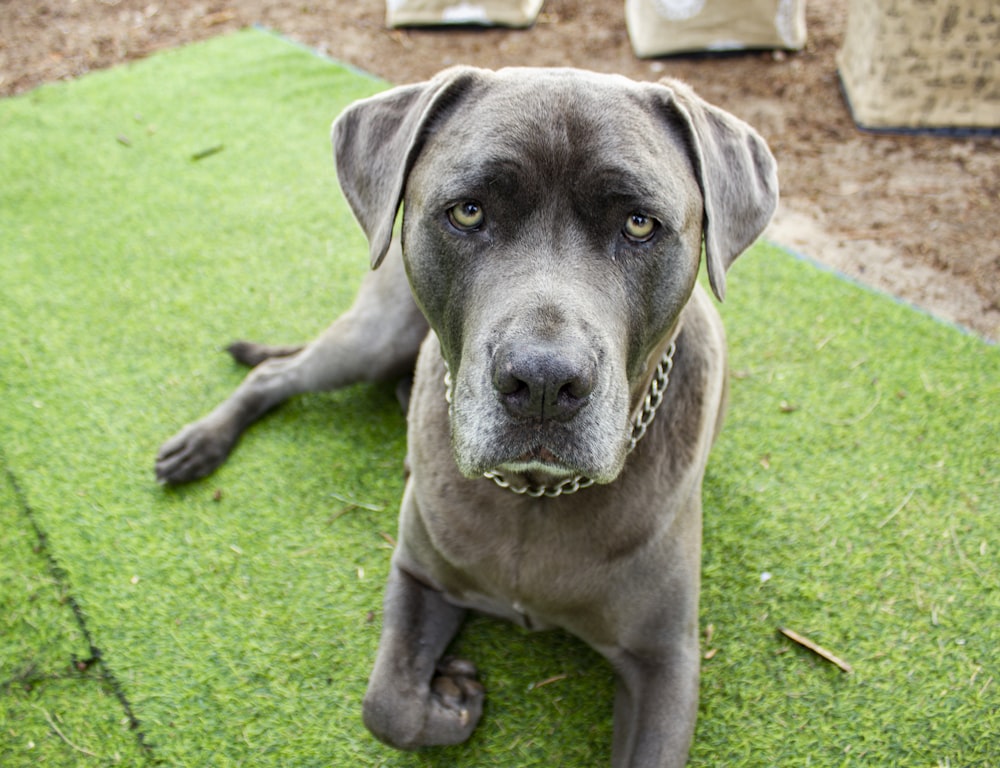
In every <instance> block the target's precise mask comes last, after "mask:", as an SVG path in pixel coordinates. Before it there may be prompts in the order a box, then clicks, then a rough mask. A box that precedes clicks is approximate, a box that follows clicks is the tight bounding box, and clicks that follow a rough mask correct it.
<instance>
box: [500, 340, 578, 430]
mask: <svg viewBox="0 0 1000 768" xmlns="http://www.w3.org/2000/svg"><path fill="white" fill-rule="evenodd" d="M596 379H597V365H596V363H595V362H594V361H593V360H592V359H591V358H590V356H589V355H586V354H581V353H575V354H574V353H573V352H567V351H565V350H562V349H559V348H558V347H557V346H555V345H552V346H546V345H542V346H531V347H523V346H511V347H507V348H503V349H501V350H499V351H498V352H497V354H496V355H495V357H494V359H493V388H494V389H495V390H496V393H497V397H498V399H499V400H500V402H501V403H502V404H503V407H504V408H505V409H506V410H507V413H509V414H510V415H511V416H514V417H516V418H520V419H537V420H539V421H544V420H546V419H552V420H554V421H568V420H570V419H572V418H573V417H574V416H575V415H576V413H577V411H579V410H580V408H582V407H583V405H584V404H585V403H586V402H587V398H589V397H590V393H591V392H593V391H594V384H595V381H596Z"/></svg>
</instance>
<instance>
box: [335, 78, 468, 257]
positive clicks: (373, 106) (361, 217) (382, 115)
mask: <svg viewBox="0 0 1000 768" xmlns="http://www.w3.org/2000/svg"><path fill="white" fill-rule="evenodd" d="M475 77H476V70H473V69H470V68H465V67H455V68H452V69H448V70H445V71H444V72H441V73H440V74H439V75H437V76H436V77H435V78H434V79H433V80H429V81H427V82H424V83H418V84H415V85H405V86H400V87H398V88H393V89H392V90H389V91H386V92H385V93H381V94H379V95H377V96H373V97H371V98H368V99H363V100H361V101H357V102H355V103H354V104H352V105H351V106H349V107H348V108H347V109H346V110H345V111H344V112H343V113H341V115H340V116H339V117H338V118H337V119H336V120H335V121H334V123H333V129H332V140H333V155H334V160H335V161H336V165H337V178H338V180H339V181H340V187H341V189H343V190H344V195H345V197H346V198H347V202H348V203H349V204H350V206H351V210H352V211H353V212H354V216H355V218H356V219H357V220H358V223H359V224H360V225H361V228H362V229H363V230H364V232H365V235H367V237H368V244H369V248H370V251H371V265H372V269H374V268H376V267H377V266H378V265H379V264H380V263H381V262H382V259H383V258H384V257H385V254H386V252H387V251H388V250H389V243H390V242H391V240H392V229H393V225H394V223H395V221H396V213H397V212H398V211H399V206H400V203H401V202H402V197H403V188H404V187H405V185H406V177H407V176H408V175H409V173H410V169H411V168H412V167H413V163H414V161H415V160H416V158H417V155H419V154H420V150H421V147H422V146H423V140H424V137H425V131H426V129H427V127H428V123H429V121H430V120H431V119H432V118H433V117H434V116H435V115H437V114H438V113H439V112H440V111H442V110H443V109H445V108H446V107H447V106H448V105H449V104H450V103H451V102H452V101H453V100H454V99H455V98H456V97H457V96H458V94H460V93H461V92H462V91H463V90H465V88H467V87H468V85H469V84H470V83H471V81H472V80H473V79H474V78H475Z"/></svg>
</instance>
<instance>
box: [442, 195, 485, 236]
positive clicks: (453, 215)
mask: <svg viewBox="0 0 1000 768" xmlns="http://www.w3.org/2000/svg"><path fill="white" fill-rule="evenodd" d="M483 218H484V214H483V207H482V206H481V205H480V204H479V203H477V202H475V201H474V200H465V201H463V202H461V203H459V204H458V205H453V206H452V207H451V208H449V209H448V221H450V222H451V225H452V226H453V227H455V228H456V229H460V230H462V231H463V232H472V231H474V230H476V229H479V227H481V226H482V225H483Z"/></svg>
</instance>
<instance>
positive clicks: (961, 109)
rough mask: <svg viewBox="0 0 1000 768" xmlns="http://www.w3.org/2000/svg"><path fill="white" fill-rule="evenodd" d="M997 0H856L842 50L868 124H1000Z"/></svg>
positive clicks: (857, 114)
mask: <svg viewBox="0 0 1000 768" xmlns="http://www.w3.org/2000/svg"><path fill="white" fill-rule="evenodd" d="M998 41H1000V3H998V2H997V0H851V3H850V4H849V6H848V13H847V31H846V33H845V34H844V45H843V47H842V48H841V49H840V54H839V55H838V56H837V65H838V68H839V70H840V79H841V81H842V82H843V84H844V93H845V94H846V96H847V98H848V101H849V103H850V106H851V111H852V113H853V115H854V119H855V120H856V121H857V122H858V124H860V125H862V126H864V127H867V128H974V129H979V128H996V127H1000V44H998Z"/></svg>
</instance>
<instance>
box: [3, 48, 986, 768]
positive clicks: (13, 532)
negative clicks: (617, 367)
mask: <svg viewBox="0 0 1000 768" xmlns="http://www.w3.org/2000/svg"><path fill="white" fill-rule="evenodd" d="M385 87H386V84H384V83H382V82H380V81H377V80H375V79H372V78H370V77H368V76H365V75H363V74H361V73H358V72H356V71H353V70H350V69H347V68H344V67H342V66H338V65H336V64H334V63H332V62H329V61H326V60H324V59H321V58H319V57H317V56H315V55H313V54H312V53H310V52H309V51H306V50H304V49H301V48H299V47H297V46H295V45H293V44H290V43H288V42H287V41H285V40H282V39H280V38H278V37H275V36H273V35H270V34H268V33H266V32H263V31H259V30H248V31H246V32H243V33H239V34H236V35H232V36H228V37H221V38H217V39H214V40H211V41H209V42H207V43H201V44H197V45H192V46H189V47H186V48H183V49H179V50H175V51H170V52H166V53H163V54H159V55H156V56H153V57H151V58H149V59H147V60H145V61H142V62H139V63H136V64H132V65H129V66H125V67H120V68H118V69H114V70H111V71H107V72H100V73H95V74H91V75H88V76H86V77H84V78H82V79H80V80H78V81H75V82H71V83H60V84H55V85H49V86H44V87H41V88H39V89H37V90H35V91H32V92H31V93H28V94H26V95H23V96H19V97H16V98H11V99H6V100H4V101H0V168H2V169H3V182H2V184H0V266H2V269H3V273H2V281H0V331H2V337H3V343H2V344H0V388H2V403H3V406H2V408H0V429H2V432H0V460H2V462H3V469H4V473H3V476H2V477H0V504H2V507H0V516H2V517H0V520H2V526H0V764H2V765H4V766H11V767H12V768H17V767H18V766H34V765H51V766H63V765H76V764H79V765H113V764H121V765H155V764H164V765H179V766H188V765H190V766H201V765H212V766H237V765H245V766H320V765H323V766H351V767H353V766H378V765H381V766H484V765H491V766H552V765H559V766H592V765H602V764H606V763H607V762H608V759H609V755H610V751H609V745H610V738H611V698H612V695H611V694H612V676H611V672H610V671H609V669H608V668H607V666H606V665H605V663H604V662H603V661H602V660H601V659H600V658H599V657H598V656H597V655H596V654H595V653H594V652H592V651H591V650H589V649H588V648H586V647H585V646H583V645H582V644H581V643H579V642H577V641H576V640H574V639H572V638H569V637H567V636H565V635H562V634H559V633H546V634H529V633H526V632H523V631H521V630H519V629H516V628H514V627H512V626H509V625H506V624H503V623H500V622H495V621H492V620H488V619H483V618H478V619H474V620H473V621H471V622H470V623H469V625H468V626H467V628H466V629H465V630H464V631H463V634H462V635H461V637H460V638H459V640H458V650H459V651H460V652H461V653H463V654H465V655H467V656H468V657H470V658H472V659H473V660H475V661H476V662H477V663H478V664H479V666H480V668H481V670H482V674H483V678H484V682H485V684H486V687H487V690H488V703H487V708H486V714H485V716H484V719H483V722H482V723H481V725H480V727H479V729H478V730H477V732H476V733H475V735H474V736H473V738H472V740H471V741H470V742H469V743H468V744H466V745H462V746H459V747H453V748H444V749H432V750H426V751H423V752H420V753H417V754H404V753H397V752H394V751H393V750H391V749H388V748H386V747H383V746H382V745H380V744H379V743H377V742H376V741H375V740H374V739H373V738H372V737H371V736H370V735H369V734H368V733H367V732H366V731H365V729H364V727H363V726H362V724H361V720H360V698H361V695H362V693H363V691H364V687H365V681H366V678H367V675H368V672H369V668H370V666H371V663H372V660H373V658H374V652H375V648H376V644H377V641H378V633H379V626H380V621H381V590H382V583H383V581H384V578H385V576H386V573H387V566H388V560H389V554H390V545H389V543H388V542H387V538H386V536H389V537H391V535H392V534H393V533H394V528H395V514H396V505H397V502H398V499H399V496H400V493H401V490H402V484H403V470H402V463H403V453H404V419H403V416H402V415H401V414H400V412H399V409H398V406H397V404H396V402H395V400H394V398H393V393H392V391H391V388H389V387H384V386H358V387H354V388H351V389H348V390H345V391H342V392H338V393H333V394H328V395H312V396H306V397H302V398H299V399H297V400H295V401H293V402H291V403H289V404H288V405H286V406H285V407H283V408H282V409H280V410H279V411H277V412H276V413H274V414H273V415H271V416H269V417H268V418H267V419H265V421H264V422H263V423H262V424H261V425H259V426H258V427H256V428H254V429H252V430H251V431H250V432H249V433H248V434H247V435H246V437H245V438H244V440H243V441H242V443H241V444H240V446H239V448H238V449H237V451H236V453H235V454H234V456H233V457H232V459H231V460H230V462H229V463H228V464H227V465H225V466H224V467H223V468H222V469H221V470H220V471H219V472H218V473H216V474H215V475H214V476H212V477H210V478H208V479H206V480H203V481H200V482H197V483H194V484H191V485H189V486H186V487H182V488H178V489H164V488H161V487H159V486H157V485H156V484H155V482H154V480H153V475H152V461H153V456H154V455H155V452H156V449H157V446H158V444H159V443H160V442H161V441H162V440H164V439H165V438H166V437H168V436H169V435H170V434H172V432H173V431H174V430H175V429H176V428H178V427H179V426H180V425H182V424H183V423H185V422H187V421H190V420H192V419H194V418H196V417H198V416H200V415H201V414H202V413H204V412H205V411H206V410H207V409H208V408H209V407H211V406H213V405H214V404H215V403H216V402H218V401H219V400H221V399H222V398H223V397H224V396H225V395H227V394H228V393H229V392H230V391H231V390H232V388H233V387H234V386H235V385H236V384H237V383H238V382H239V381H240V379H241V378H242V375H243V371H241V370H240V369H238V368H237V367H236V366H235V365H234V364H233V363H231V362H230V361H229V360H228V359H227V358H226V357H225V356H224V355H223V354H220V352H219V349H220V347H221V346H223V345H224V344H225V343H226V342H228V341H229V340H231V339H233V338H236V337H245V338H251V339H258V340H264V341H272V342H290V341H300V340H306V339H308V338H310V337H312V336H314V335H315V334H317V333H318V332H319V331H320V330H321V329H322V328H323V327H324V326H325V325H326V324H327V323H328V322H329V321H330V320H331V319H332V318H333V317H334V316H335V315H336V314H338V313H339V312H340V311H342V310H343V309H345V308H346V306H347V305H348V303H349V302H350V299H351V297H352V295H353V293H354V290H355V287H356V285H357V282H358V280H359V279H360V277H361V275H362V274H363V272H364V270H365V269H366V264H367V256H366V253H367V251H366V246H365V243H364V240H363V237H362V235H361V233H360V231H359V230H358V228H357V226H356V225H355V224H354V222H353V220H352V218H351V216H350V214H349V212H348V209H347V206H346V204H345V203H344V201H343V199H342V198H341V196H340V193H339V191H338V189H337V186H336V181H335V177H334V174H333V169H332V161H331V159H330V149H329V146H328V127H329V124H330V122H331V120H332V119H333V117H334V116H335V115H336V114H337V113H338V112H339V111H340V110H341V109H342V108H343V107H344V106H345V105H346V104H348V103H349V102H351V101H352V100H354V99H356V98H359V97H362V96H365V95H369V94H372V93H374V92H377V91H378V90H381V89H383V88H385ZM728 297H729V298H728V299H727V302H726V304H725V305H723V307H722V311H723V314H724V316H725V319H726V323H727V330H728V334H729V338H730V347H731V359H730V363H731V368H732V372H733V380H732V397H731V405H730V411H729V417H728V421H727V425H726V428H725V430H724V432H723V435H722V437H721V439H720V440H719V442H718V444H717V446H716V448H715V451H714V453H713V456H712V460H711V463H710V466H709V470H708V473H707V476H706V479H705V493H704V496H705V510H706V513H705V537H704V555H703V587H702V604H701V614H702V627H703V630H704V631H705V639H704V651H705V654H706V657H707V658H706V659H705V661H704V662H703V670H702V695H701V712H700V717H699V721H698V728H697V733H696V736H695V745H694V748H693V752H692V757H691V765H693V766H793V765H794V766H806V765H809V766H845V765H847V766H855V765H857V766H875V765H877V766H984V767H985V766H991V765H996V764H997V763H998V762H1000V746H998V745H1000V679H998V678H1000V663H998V651H997V649H998V648H1000V621H998V616H1000V593H998V587H1000V567H998V554H997V553H998V548H1000V537H998V531H1000V520H998V515H1000V500H998V499H1000V444H998V436H1000V350H998V349H997V348H996V347H994V346H990V345H988V344H986V343H984V342H983V341H981V340H979V339H977V338H975V337H973V336H970V335H968V334H965V333H963V332H962V331H960V330H958V329H955V328H953V327H950V326H947V325H945V324H942V323H940V322H938V321H936V320H934V319H933V318H930V317H928V316H926V315H924V314H922V313H920V312H918V311H916V310H913V309H912V308H910V307H908V306H905V305H903V304H900V303H898V302H896V301H894V300H892V299H891V298H888V297H885V296H882V295H878V294H875V293H872V292H870V291H867V290H865V289H862V288H859V287H858V286H856V285H853V284H851V283H849V282H846V281H844V280H842V279H840V278H839V277H837V276H835V275H833V274H830V273H828V272H825V271H823V270H821V269H818V268H816V267H815V266H813V265H812V264H810V263H808V262H806V261H803V260H801V259H798V258H795V257H793V256H791V255H789V254H787V253H785V252H783V251H782V250H780V249H778V248H775V247H772V246H768V245H766V244H761V245H758V246H756V247H754V248H753V249H752V250H751V251H750V252H749V253H748V254H747V255H745V256H743V257H742V258H741V259H740V260H739V261H738V262H737V263H736V265H734V267H733V269H732V271H731V273H730V280H729V290H728ZM782 626H787V627H790V628H792V629H795V630H796V631H798V632H799V633H801V634H804V635H806V636H808V637H809V638H811V639H812V640H814V641H816V642H818V643H820V644H821V645H823V646H825V647H827V648H829V649H830V650H832V651H833V652H835V653H836V654H837V655H838V656H840V657H841V658H843V659H845V660H846V661H848V662H849V663H850V664H851V666H852V668H853V672H852V673H850V674H845V673H843V672H841V671H840V670H839V669H837V668H836V667H835V666H833V665H831V664H830V663H828V662H826V661H824V660H822V659H820V658H819V657H817V656H816V655H814V654H813V653H812V652H811V651H809V650H806V649H804V648H801V647H799V646H797V645H795V644H794V643H792V642H791V641H790V640H788V639H787V638H785V637H784V636H782V635H779V634H778V631H777V630H778V628H779V627H782Z"/></svg>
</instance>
